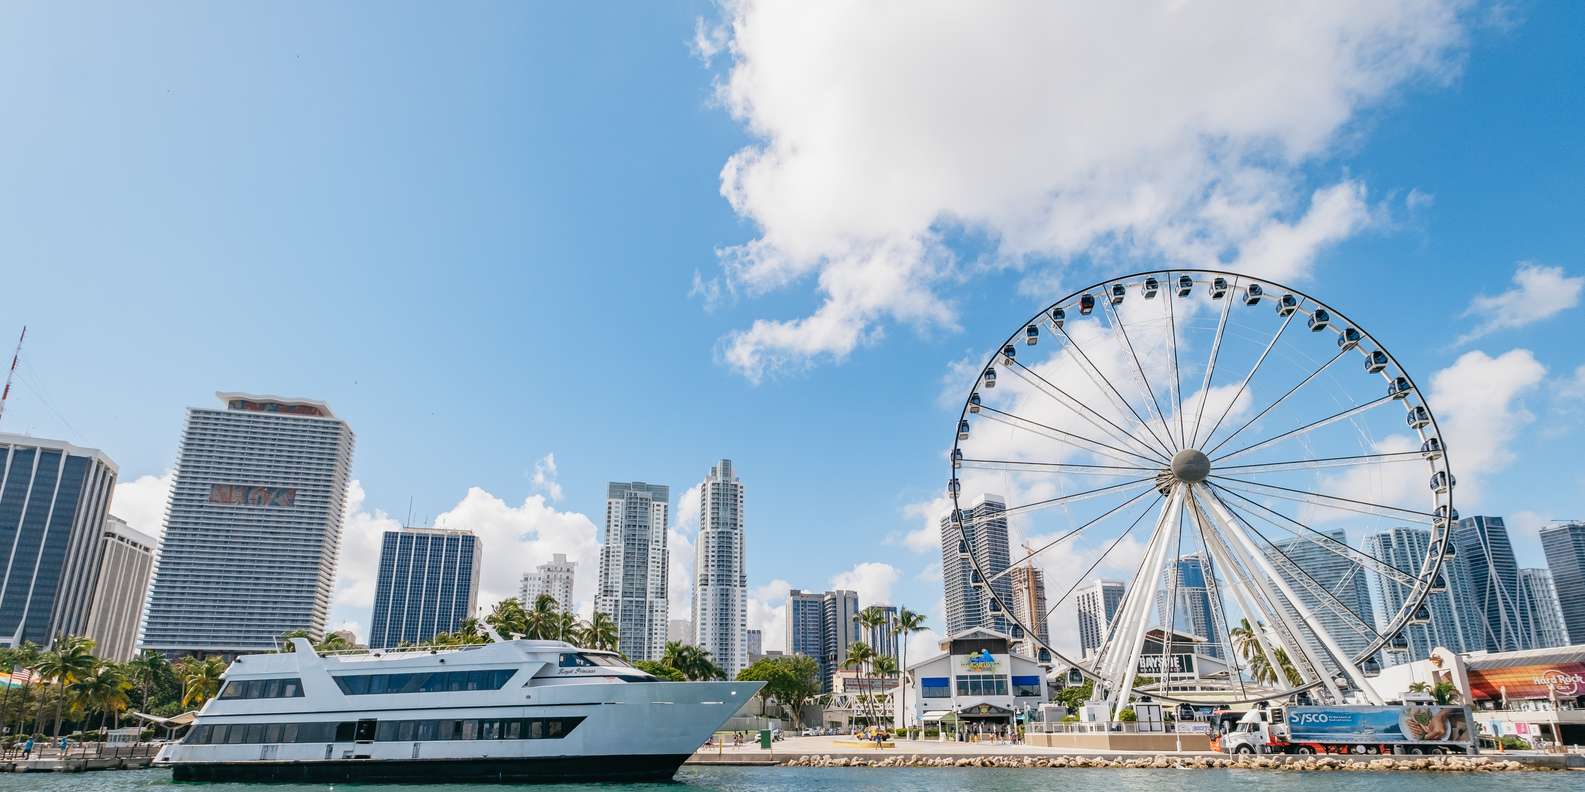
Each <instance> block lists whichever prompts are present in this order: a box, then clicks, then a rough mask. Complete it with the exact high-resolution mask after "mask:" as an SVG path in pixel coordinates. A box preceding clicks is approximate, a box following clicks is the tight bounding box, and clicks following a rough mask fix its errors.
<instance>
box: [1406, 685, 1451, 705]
mask: <svg viewBox="0 0 1585 792" xmlns="http://www.w3.org/2000/svg"><path fill="white" fill-rule="evenodd" d="M1409 691H1410V692H1411V693H1424V694H1425V695H1427V696H1430V697H1431V699H1432V700H1433V701H1435V702H1436V703H1438V704H1441V705H1444V706H1446V705H1448V704H1457V703H1458V701H1459V699H1461V698H1463V696H1461V695H1459V692H1458V686H1457V685H1455V684H1453V683H1452V682H1449V681H1447V680H1445V679H1444V680H1442V681H1440V682H1437V683H1436V684H1431V683H1429V682H1415V683H1414V684H1412V685H1410V686H1409Z"/></svg>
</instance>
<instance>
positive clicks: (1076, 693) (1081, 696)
mask: <svg viewBox="0 0 1585 792" xmlns="http://www.w3.org/2000/svg"><path fill="white" fill-rule="evenodd" d="M1094 694H1095V683H1094V682H1092V681H1090V680H1089V679H1085V680H1084V684H1082V685H1070V686H1068V687H1065V688H1063V689H1061V690H1059V691H1057V702H1058V703H1060V704H1061V705H1062V706H1064V707H1067V708H1068V711H1069V712H1075V713H1076V712H1078V711H1079V710H1080V709H1082V708H1083V707H1084V702H1086V701H1089V700H1090V696H1092V695H1094Z"/></svg>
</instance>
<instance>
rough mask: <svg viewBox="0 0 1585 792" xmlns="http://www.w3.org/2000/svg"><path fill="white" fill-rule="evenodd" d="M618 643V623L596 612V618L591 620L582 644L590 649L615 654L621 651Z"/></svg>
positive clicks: (584, 633)
mask: <svg viewBox="0 0 1585 792" xmlns="http://www.w3.org/2000/svg"><path fill="white" fill-rule="evenodd" d="M617 641H618V638H617V630H616V622H615V621H612V620H611V615H610V614H609V613H601V612H599V611H595V612H594V616H593V617H592V618H591V619H589V624H588V625H587V626H586V627H585V628H584V632H583V640H582V641H581V643H582V644H583V645H584V646H585V647H586V648H589V649H598V650H601V651H606V652H615V651H618V650H619V649H620V647H619V646H618V645H617Z"/></svg>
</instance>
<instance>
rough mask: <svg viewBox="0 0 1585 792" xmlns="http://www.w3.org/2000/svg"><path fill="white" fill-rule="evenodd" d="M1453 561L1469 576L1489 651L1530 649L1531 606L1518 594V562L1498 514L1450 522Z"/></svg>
mask: <svg viewBox="0 0 1585 792" xmlns="http://www.w3.org/2000/svg"><path fill="white" fill-rule="evenodd" d="M1452 533H1453V539H1452V541H1453V545H1454V547H1456V548H1457V550H1458V555H1457V557H1456V560H1457V561H1458V563H1460V564H1462V565H1463V567H1464V570H1465V571H1466V572H1467V573H1468V575H1469V581H1470V593H1471V594H1472V595H1473V597H1472V601H1473V603H1474V606H1475V609H1476V611H1477V612H1478V613H1479V614H1480V616H1481V617H1482V618H1481V620H1480V624H1479V626H1480V627H1481V628H1482V631H1483V632H1484V633H1485V635H1484V636H1482V638H1483V639H1484V645H1482V643H1481V642H1480V641H1479V640H1477V643H1476V645H1475V647H1473V648H1477V649H1478V648H1484V649H1486V650H1487V651H1490V652H1512V651H1516V650H1519V649H1530V648H1532V646H1531V630H1530V609H1529V608H1527V607H1526V606H1525V601H1524V598H1523V597H1521V596H1520V595H1519V563H1518V561H1516V560H1515V559H1514V555H1513V545H1511V544H1509V543H1508V529H1507V527H1505V526H1504V525H1503V522H1502V518H1501V517H1484V516H1478V517H1465V518H1464V519H1462V520H1459V521H1458V522H1457V523H1455V524H1454V525H1453V531H1452Z"/></svg>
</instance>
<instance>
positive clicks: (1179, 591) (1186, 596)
mask: <svg viewBox="0 0 1585 792" xmlns="http://www.w3.org/2000/svg"><path fill="white" fill-rule="evenodd" d="M1205 578H1206V574H1205V562H1204V561H1202V560H1201V559H1200V556H1199V555H1198V554H1195V555H1187V556H1184V557H1183V558H1180V559H1177V562H1176V563H1174V564H1173V565H1172V566H1171V567H1169V568H1167V569H1166V570H1163V572H1162V581H1161V590H1159V591H1157V592H1156V615H1157V618H1158V619H1160V621H1161V626H1162V628H1163V629H1166V628H1167V626H1168V625H1169V624H1170V625H1171V627H1172V631H1173V632H1174V633H1189V634H1191V635H1197V636H1199V637H1201V638H1204V639H1205V641H1206V644H1205V646H1204V647H1202V648H1201V650H1200V651H1201V652H1203V653H1205V654H1207V655H1209V656H1211V657H1221V656H1222V643H1223V639H1224V635H1223V633H1224V632H1225V630H1223V629H1222V628H1223V625H1222V623H1221V621H1220V620H1219V619H1218V618H1217V613H1216V610H1215V609H1214V608H1212V607H1211V590H1210V587H1209V586H1207V585H1206V580H1205ZM1169 591H1170V592H1172V597H1173V599H1174V600H1175V602H1176V604H1175V605H1174V606H1173V608H1172V610H1171V611H1168V610H1167V593H1168V592H1169Z"/></svg>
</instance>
